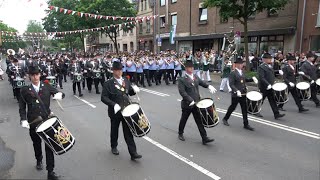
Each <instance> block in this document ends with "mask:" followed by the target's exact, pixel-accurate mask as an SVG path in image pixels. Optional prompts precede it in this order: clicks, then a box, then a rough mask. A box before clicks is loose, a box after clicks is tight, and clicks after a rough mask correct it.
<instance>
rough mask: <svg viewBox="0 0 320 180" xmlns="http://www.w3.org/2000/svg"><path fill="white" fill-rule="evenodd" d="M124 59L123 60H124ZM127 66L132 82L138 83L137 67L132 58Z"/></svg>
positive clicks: (127, 61) (127, 62)
mask: <svg viewBox="0 0 320 180" xmlns="http://www.w3.org/2000/svg"><path fill="white" fill-rule="evenodd" d="M122 59H123V58H122ZM126 66H127V68H126V69H127V75H129V76H130V82H134V83H137V65H136V62H135V61H134V60H133V59H132V58H130V57H129V58H128V59H127V60H126Z"/></svg>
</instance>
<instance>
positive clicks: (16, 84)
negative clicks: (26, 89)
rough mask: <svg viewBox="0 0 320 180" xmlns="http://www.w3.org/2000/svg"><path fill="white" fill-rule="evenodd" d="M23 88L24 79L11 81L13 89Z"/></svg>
mask: <svg viewBox="0 0 320 180" xmlns="http://www.w3.org/2000/svg"><path fill="white" fill-rule="evenodd" d="M23 86H25V82H24V79H22V78H16V79H14V80H13V89H16V88H22V87H23Z"/></svg>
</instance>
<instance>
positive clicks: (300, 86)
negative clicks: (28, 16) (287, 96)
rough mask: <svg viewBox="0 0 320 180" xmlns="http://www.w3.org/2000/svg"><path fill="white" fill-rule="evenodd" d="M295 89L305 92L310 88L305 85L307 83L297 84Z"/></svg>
mask: <svg viewBox="0 0 320 180" xmlns="http://www.w3.org/2000/svg"><path fill="white" fill-rule="evenodd" d="M297 88H298V89H300V90H306V89H309V88H310V84H309V83H307V82H299V83H298V84H297Z"/></svg>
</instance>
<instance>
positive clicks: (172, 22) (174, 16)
mask: <svg viewBox="0 0 320 180" xmlns="http://www.w3.org/2000/svg"><path fill="white" fill-rule="evenodd" d="M171 25H177V14H173V15H171Z"/></svg>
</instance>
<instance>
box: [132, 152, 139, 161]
mask: <svg viewBox="0 0 320 180" xmlns="http://www.w3.org/2000/svg"><path fill="white" fill-rule="evenodd" d="M140 158H142V156H141V155H140V154H138V153H133V154H131V160H132V161H134V160H136V159H140Z"/></svg>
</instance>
